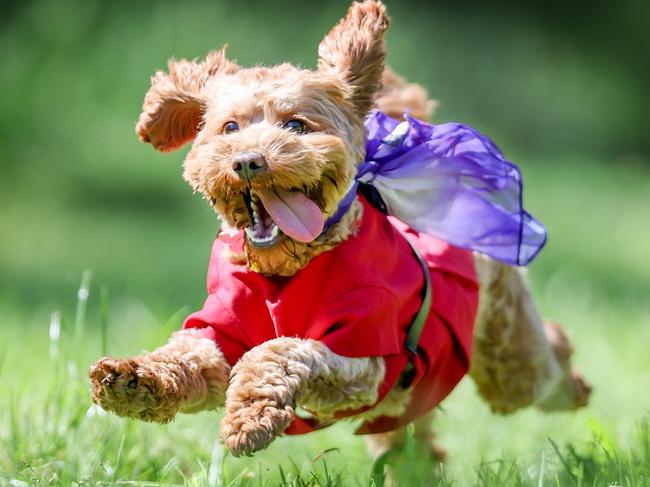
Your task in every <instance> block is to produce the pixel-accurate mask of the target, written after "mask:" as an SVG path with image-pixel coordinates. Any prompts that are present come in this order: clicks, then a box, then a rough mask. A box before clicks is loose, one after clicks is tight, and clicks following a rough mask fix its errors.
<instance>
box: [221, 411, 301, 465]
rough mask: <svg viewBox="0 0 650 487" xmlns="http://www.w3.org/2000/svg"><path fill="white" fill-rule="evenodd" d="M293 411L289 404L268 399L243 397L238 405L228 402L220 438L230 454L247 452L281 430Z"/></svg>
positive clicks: (269, 440)
mask: <svg viewBox="0 0 650 487" xmlns="http://www.w3.org/2000/svg"><path fill="white" fill-rule="evenodd" d="M293 415H294V409H293V407H292V406H290V405H280V404H278V403H277V402H276V401H274V400H271V399H260V400H255V401H246V402H243V403H241V407H233V405H231V407H228V409H227V412H226V415H225V416H224V418H223V419H222V421H221V439H222V441H223V443H224V444H225V445H226V447H227V448H228V450H230V453H232V454H233V455H234V456H236V457H238V456H241V455H251V454H252V453H253V452H256V451H257V450H261V449H262V448H265V447H266V446H268V445H269V443H271V442H272V441H273V440H274V439H275V437H276V436H277V435H279V434H280V433H282V431H283V430H284V429H285V428H286V427H287V426H289V423H291V420H292V419H293Z"/></svg>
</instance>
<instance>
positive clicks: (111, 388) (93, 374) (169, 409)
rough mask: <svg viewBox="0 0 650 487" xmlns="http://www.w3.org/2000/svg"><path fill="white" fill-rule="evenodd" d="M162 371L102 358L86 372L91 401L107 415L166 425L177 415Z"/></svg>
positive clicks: (172, 389) (131, 361) (169, 383)
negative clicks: (90, 388) (110, 413)
mask: <svg viewBox="0 0 650 487" xmlns="http://www.w3.org/2000/svg"><path fill="white" fill-rule="evenodd" d="M167 372H168V371H167V370H166V369H165V368H160V367H156V364H155V363H147V361H146V360H144V359H142V357H138V360H136V359H126V360H120V359H113V358H110V357H104V358H102V359H100V360H98V361H97V362H95V363H94V364H93V365H92V366H91V367H90V370H89V372H88V376H89V378H90V383H91V386H92V397H93V401H94V402H95V403H96V404H98V405H99V406H101V407H102V408H103V409H105V410H107V411H113V412H114V413H115V414H117V415H119V416H126V417H130V418H135V419H141V420H144V421H153V422H158V423H166V422H169V421H171V420H172V419H173V418H174V415H175V414H176V412H177V411H178V400H177V399H176V398H175V396H176V395H177V392H178V391H177V388H176V387H174V380H173V377H171V376H170V374H168V373H167Z"/></svg>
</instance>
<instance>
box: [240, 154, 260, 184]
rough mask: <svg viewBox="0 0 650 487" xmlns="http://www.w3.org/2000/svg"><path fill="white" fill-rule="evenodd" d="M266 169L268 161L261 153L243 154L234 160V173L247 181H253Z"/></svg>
mask: <svg viewBox="0 0 650 487" xmlns="http://www.w3.org/2000/svg"><path fill="white" fill-rule="evenodd" d="M266 167H267V164H266V159H264V156H263V155H262V154H260V153H259V152H242V153H241V154H237V155H236V156H234V157H233V158H232V169H233V171H235V172H236V173H237V175H238V176H239V177H240V178H242V179H245V180H246V181H250V180H251V179H253V178H254V177H255V176H257V175H258V174H259V173H260V172H262V171H264V170H265V169H266Z"/></svg>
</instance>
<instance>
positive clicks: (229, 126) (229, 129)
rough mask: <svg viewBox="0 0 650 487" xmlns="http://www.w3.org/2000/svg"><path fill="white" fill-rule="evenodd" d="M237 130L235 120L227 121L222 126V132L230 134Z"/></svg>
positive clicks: (237, 125) (237, 126)
mask: <svg viewBox="0 0 650 487" xmlns="http://www.w3.org/2000/svg"><path fill="white" fill-rule="evenodd" d="M238 130H239V124H238V123H237V122H227V123H226V125H224V126H223V133H224V134H231V133H233V132H237V131H238Z"/></svg>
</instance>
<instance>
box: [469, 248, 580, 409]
mask: <svg viewBox="0 0 650 487" xmlns="http://www.w3.org/2000/svg"><path fill="white" fill-rule="evenodd" d="M475 261H476V268H477V273H478V276H479V280H480V286H481V300H480V305H479V312H478V316H477V321H476V326H475V331H474V349H473V352H472V360H471V366H470V374H471V376H472V378H473V379H474V381H475V382H476V385H477V387H478V390H479V393H480V394H481V395H482V396H483V398H484V399H485V400H486V401H487V402H488V403H489V404H490V407H491V408H492V410H493V411H495V412H498V413H504V414H506V413H511V412H513V411H515V410H517V409H519V408H522V407H526V406H531V405H537V406H539V407H540V408H541V409H544V410H559V409H575V408H578V407H581V406H584V405H586V404H587V401H588V398H589V394H590V392H591V389H590V387H589V386H588V385H587V383H586V382H585V381H584V380H583V379H582V377H581V375H580V374H579V373H578V372H577V370H575V369H573V368H572V367H571V365H570V357H571V353H572V352H573V348H572V346H571V344H570V342H569V339H568V337H567V336H566V334H565V333H564V331H563V330H562V328H561V327H560V326H559V325H555V324H550V323H549V324H544V323H543V322H542V320H541V319H540V317H539V314H538V312H537V309H536V308H535V305H534V304H533V301H532V298H531V295H530V291H529V289H528V283H527V281H526V278H525V274H524V273H523V271H522V270H521V269H519V268H516V267H512V266H508V265H505V264H502V263H499V262H496V261H494V260H491V259H489V258H487V257H485V256H480V255H477V256H476V259H475Z"/></svg>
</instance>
